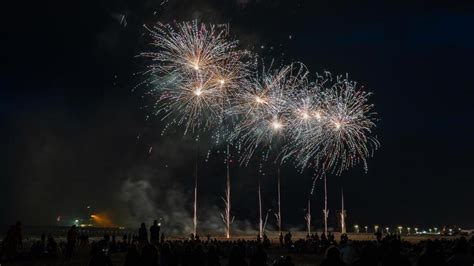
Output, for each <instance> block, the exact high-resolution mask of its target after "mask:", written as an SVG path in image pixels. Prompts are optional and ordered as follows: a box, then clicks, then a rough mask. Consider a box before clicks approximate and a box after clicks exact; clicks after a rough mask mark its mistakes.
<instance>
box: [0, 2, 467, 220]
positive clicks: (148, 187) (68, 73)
mask: <svg viewBox="0 0 474 266" xmlns="http://www.w3.org/2000/svg"><path fill="white" fill-rule="evenodd" d="M15 2H16V3H13V1H11V2H10V3H9V4H8V6H7V7H8V8H2V13H3V14H2V16H1V17H2V18H1V20H2V22H1V26H0V27H1V28H2V41H1V44H0V45H1V53H2V56H1V58H2V64H1V71H0V122H1V124H0V125H1V130H0V148H1V157H0V167H1V168H0V210H1V215H0V224H6V223H11V222H12V221H14V220H16V219H22V220H23V222H24V223H26V224H51V223H53V222H54V220H55V218H56V216H57V215H64V216H65V217H77V216H80V215H82V214H83V212H84V208H85V206H86V205H89V204H90V205H91V206H93V208H94V210H96V211H97V212H105V213H108V214H110V215H111V216H112V217H113V218H114V220H115V221H117V223H120V224H130V223H132V222H135V221H138V220H145V219H146V220H151V219H153V218H155V217H153V216H166V215H168V216H169V218H170V219H171V220H181V221H186V222H187V221H189V213H190V211H191V201H190V200H191V184H192V183H191V180H192V179H191V178H192V176H191V175H192V169H193V162H194V151H195V149H194V148H195V147H194V146H195V145H194V144H193V142H192V141H191V140H190V139H189V138H184V139H183V138H182V136H181V134H179V133H178V132H174V133H173V132H171V133H170V134H168V135H167V136H160V132H161V125H160V123H159V121H157V120H156V119H150V120H148V121H146V119H145V116H146V115H147V110H146V109H144V108H142V107H143V106H144V105H145V104H146V101H147V99H146V98H142V96H143V95H144V93H145V90H144V89H140V88H139V89H137V90H136V91H134V92H132V88H133V87H134V86H135V85H136V84H137V83H138V82H140V79H139V77H137V76H134V75H133V73H135V72H137V71H140V70H141V69H142V68H143V61H142V60H140V59H139V58H136V57H135V56H136V55H137V54H138V53H139V52H141V51H143V50H146V49H148V47H147V46H146V43H147V42H148V41H149V39H148V38H147V37H146V35H145V36H144V34H145V33H146V32H145V30H144V28H143V26H142V25H143V24H148V25H151V24H153V22H156V21H158V20H161V21H170V20H173V19H176V20H191V19H199V20H201V21H204V22H212V23H230V25H231V35H233V36H235V38H237V39H239V40H241V43H240V44H241V47H242V48H246V49H253V50H254V51H257V52H259V53H261V54H262V55H263V56H265V58H266V59H269V58H272V57H276V60H283V59H284V60H285V62H290V61H291V60H298V61H302V62H304V63H305V64H306V65H307V66H308V68H309V69H310V70H311V71H312V72H321V71H323V70H329V71H331V72H333V73H342V74H344V73H349V74H350V77H351V78H352V79H354V80H357V81H358V82H359V84H361V85H363V86H364V87H365V88H367V89H368V90H370V91H372V92H373V93H374V95H373V97H372V98H371V100H372V102H373V103H374V104H375V109H376V111H377V112H378V114H379V118H380V119H381V120H380V121H379V122H378V127H377V130H376V134H377V136H378V139H379V140H380V142H381V143H382V146H381V148H380V149H379V150H378V151H377V152H376V153H375V156H374V158H371V159H370V160H369V172H368V173H367V174H365V173H364V171H363V169H362V167H357V168H355V169H352V170H350V171H348V172H346V173H344V174H343V175H342V176H341V177H335V176H331V177H330V180H329V185H330V198H329V199H330V209H331V212H332V213H331V220H332V223H333V224H335V223H336V222H335V210H337V209H338V208H339V204H340V201H339V194H338V191H339V188H340V184H341V182H342V183H343V184H344V187H345V192H346V195H345V197H346V200H347V204H346V205H347V208H348V217H349V218H348V219H349V223H351V224H352V223H362V224H374V223H377V224H388V225H397V224H407V225H419V226H426V225H438V226H440V225H443V224H459V225H462V226H465V227H474V213H473V212H472V195H473V192H474V191H473V188H474V179H473V174H472V173H473V170H474V166H473V164H472V162H471V161H472V158H473V157H472V150H473V149H474V144H473V140H472V136H473V134H474V130H473V124H472V116H473V115H474V110H473V104H472V101H473V99H474V92H473V87H474V81H473V79H472V77H473V73H472V71H473V62H474V35H473V34H472V28H473V25H474V4H472V3H469V2H472V1H465V2H464V3H463V1H424V2H423V1H394V2H393V3H389V2H388V1H317V0H313V1H310V0H306V1H305V0H299V1H294V0H293V1H278V0H261V1H252V0H221V1H218V0H214V1H203V0H198V1H191V0H189V1H185V0H179V1H178V0H169V2H167V3H166V4H164V5H160V4H161V1H160V0H156V1H150V0H148V1H135V0H133V1H132V0H121V1H104V0H102V1H101V0H98V1H90V2H89V1H77V2H75V3H72V2H70V1H49V2H43V1H35V3H31V4H27V3H23V2H21V1H15ZM382 2H384V3H382ZM455 2H456V3H455ZM155 11H156V13H155ZM123 14H125V18H126V20H127V25H124V24H123V23H122V24H121V23H120V16H121V15H123ZM290 35H291V39H290V38H289V36H290ZM261 46H264V47H265V48H264V49H262V48H260V47H261ZM271 47H273V49H272V48H271ZM282 53H284V56H282ZM137 136H139V138H137ZM201 145H202V146H203V147H205V146H206V144H205V143H202V144H201ZM150 147H153V152H152V153H151V154H148V151H149V148H150ZM206 151H207V150H206V148H203V149H201V156H200V157H201V158H202V160H201V162H200V169H201V172H200V174H201V180H202V181H201V191H200V192H201V194H200V203H201V206H202V207H201V213H202V215H201V217H202V219H203V221H204V220H206V221H207V222H208V223H209V224H211V223H217V222H218V221H217V220H216V219H217V218H216V216H217V208H218V207H221V206H222V204H221V199H220V195H222V194H223V187H224V185H225V183H224V182H225V179H224V178H225V176H224V174H225V172H224V171H225V165H224V164H223V163H222V161H223V159H222V156H221V155H219V154H213V155H212V156H211V157H210V159H209V161H208V162H206V161H205V160H204V157H205V156H206ZM273 168H274V167H272V166H271V165H269V166H267V170H266V173H267V174H266V176H265V177H264V180H263V182H264V184H265V186H264V203H265V208H272V207H274V203H275V197H276V184H275V173H276V172H275V170H274V169H273ZM232 174H233V175H232V176H233V180H234V194H233V195H234V211H235V215H236V219H238V220H240V222H241V224H242V226H244V225H245V223H255V222H256V221H257V216H256V215H257V212H256V208H255V203H256V200H257V199H256V196H255V189H256V188H255V186H256V176H257V174H256V167H255V166H252V165H251V166H249V167H248V168H246V169H243V168H239V167H238V166H237V165H235V164H234V165H232ZM310 176H311V174H310V173H304V174H299V173H298V171H297V170H295V169H293V168H292V167H291V166H288V167H285V168H284V169H283V178H284V190H283V200H284V202H283V205H284V206H283V212H284V215H285V216H284V219H285V220H286V221H284V223H285V222H286V223H287V224H288V225H292V226H297V225H300V226H301V225H302V224H303V222H304V220H303V217H304V208H305V202H306V197H307V195H308V190H309V189H308V187H310V185H311V180H310ZM341 180H342V181H341ZM320 188H321V186H320V184H317V188H316V194H315V195H314V198H313V206H314V207H313V212H314V213H315V214H314V216H315V219H316V221H315V224H316V225H318V226H320V225H321V219H322V214H321V211H320V210H321V208H322V197H321V189H320ZM171 209H173V211H174V213H173V214H170V212H171ZM271 223H274V222H273V221H271ZM216 226H217V225H216Z"/></svg>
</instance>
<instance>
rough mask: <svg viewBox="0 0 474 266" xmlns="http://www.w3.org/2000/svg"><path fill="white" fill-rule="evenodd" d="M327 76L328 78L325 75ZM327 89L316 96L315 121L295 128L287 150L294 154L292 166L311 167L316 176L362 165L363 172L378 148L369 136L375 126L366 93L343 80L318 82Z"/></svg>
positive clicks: (338, 172) (347, 80) (345, 78)
mask: <svg viewBox="0 0 474 266" xmlns="http://www.w3.org/2000/svg"><path fill="white" fill-rule="evenodd" d="M329 77H330V76H329ZM320 84H321V86H328V85H329V88H327V89H325V90H323V91H322V92H321V93H320V97H321V99H320V100H317V102H318V107H317V110H316V111H315V112H314V117H315V118H316V122H314V123H313V124H311V125H310V126H308V127H307V128H303V129H301V130H300V129H298V134H299V135H298V136H299V137H297V138H295V139H294V140H293V142H292V143H291V144H292V145H294V146H291V148H287V150H291V151H290V152H288V153H289V154H296V157H295V158H296V163H297V164H298V165H299V166H301V167H305V166H308V165H312V166H313V167H314V168H316V169H318V171H319V172H320V173H326V172H328V173H335V174H337V175H339V174H341V173H342V172H343V171H344V170H347V169H349V168H351V167H353V166H355V165H357V164H358V163H360V162H362V163H363V165H364V168H365V169H367V158H369V157H370V156H372V154H373V151H374V150H376V149H377V148H378V146H379V142H378V141H377V139H376V138H375V137H374V136H372V135H371V133H372V130H373V128H374V127H375V113H374V112H373V111H372V109H373V105H372V104H369V102H368V101H369V100H368V98H369V96H370V93H368V92H365V91H362V90H359V89H357V88H356V85H357V84H356V83H355V82H353V81H350V80H349V79H348V78H347V77H342V76H338V77H337V78H336V79H335V80H332V78H329V79H328V80H324V82H322V83H320Z"/></svg>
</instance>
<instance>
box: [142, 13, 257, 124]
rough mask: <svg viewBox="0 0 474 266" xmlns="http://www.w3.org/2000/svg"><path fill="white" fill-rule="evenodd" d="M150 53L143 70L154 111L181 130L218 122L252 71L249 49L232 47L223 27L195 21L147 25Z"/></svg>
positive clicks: (234, 45) (145, 55)
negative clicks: (181, 127)
mask: <svg viewBox="0 0 474 266" xmlns="http://www.w3.org/2000/svg"><path fill="white" fill-rule="evenodd" d="M149 32H150V36H151V38H152V43H151V44H152V46H153V47H154V51H152V52H144V53H142V54H141V56H143V57H146V58H149V59H151V63H150V64H149V65H148V66H147V68H148V70H147V71H145V72H144V74H145V75H146V76H147V80H146V83H147V85H148V86H150V87H151V88H152V89H151V90H150V94H152V95H153V96H154V97H155V98H156V99H157V100H156V101H155V105H154V107H155V108H154V113H155V114H157V115H158V114H162V119H166V120H168V121H170V123H174V124H177V125H183V126H184V127H185V133H186V132H188V131H189V130H190V131H192V132H195V131H198V130H199V129H209V128H212V127H213V126H215V125H216V124H219V123H222V120H223V111H224V110H225V109H227V108H228V105H229V103H230V101H229V98H230V97H231V96H232V95H233V94H234V93H235V92H236V91H237V89H239V88H240V87H241V82H242V80H243V79H245V77H246V76H247V75H248V73H249V71H250V70H251V67H250V65H251V63H250V62H251V61H250V60H246V58H250V53H249V52H247V51H242V50H238V49H236V45H237V41H235V40H234V41H231V40H229V38H228V35H227V32H228V31H227V29H226V28H218V27H216V26H214V25H206V24H198V23H197V22H196V21H193V22H183V23H177V24H176V25H175V26H174V27H173V26H171V25H170V24H161V23H158V24H156V25H155V26H154V27H153V28H151V29H149Z"/></svg>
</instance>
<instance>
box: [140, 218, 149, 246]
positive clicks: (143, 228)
mask: <svg viewBox="0 0 474 266" xmlns="http://www.w3.org/2000/svg"><path fill="white" fill-rule="evenodd" d="M138 243H140V245H145V244H148V233H147V230H146V225H145V223H142V224H141V226H140V229H138Z"/></svg>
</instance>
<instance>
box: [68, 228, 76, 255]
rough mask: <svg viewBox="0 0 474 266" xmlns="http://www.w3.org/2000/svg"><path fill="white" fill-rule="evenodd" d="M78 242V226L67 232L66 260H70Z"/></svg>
mask: <svg viewBox="0 0 474 266" xmlns="http://www.w3.org/2000/svg"><path fill="white" fill-rule="evenodd" d="M76 242H77V229H76V225H73V226H71V228H70V229H69V230H68V232H67V245H66V260H70V259H71V257H72V252H73V251H74V247H75V246H76Z"/></svg>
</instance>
